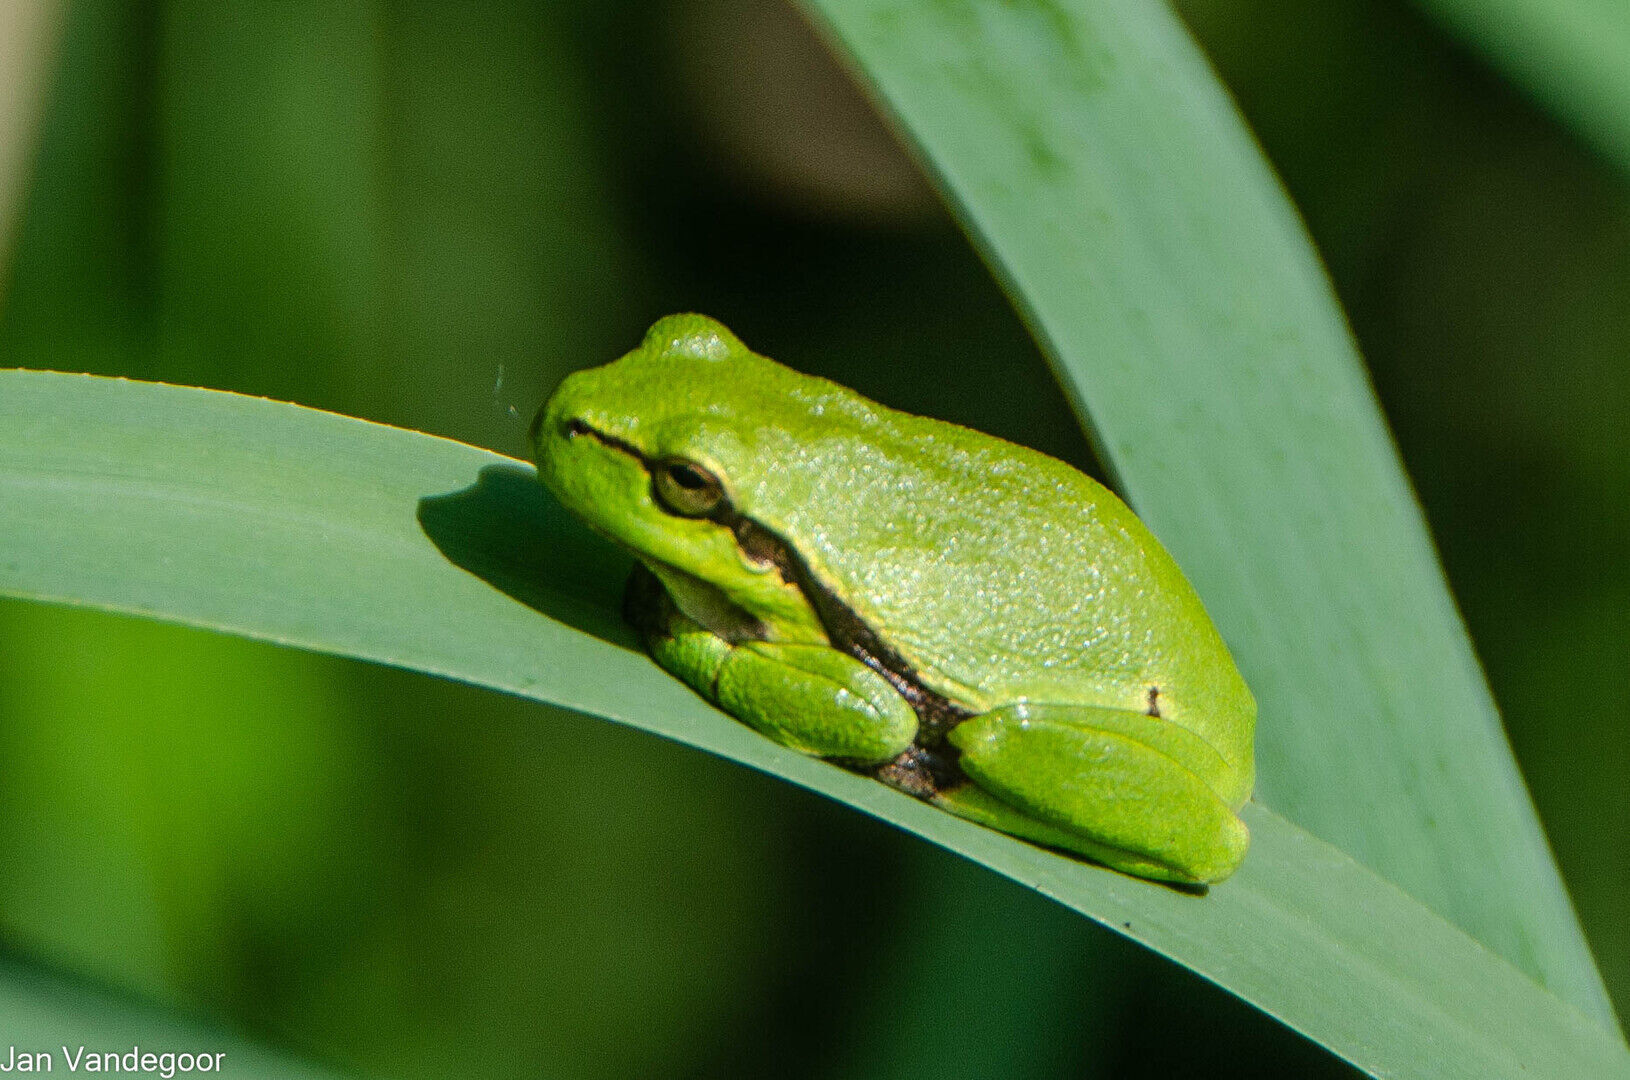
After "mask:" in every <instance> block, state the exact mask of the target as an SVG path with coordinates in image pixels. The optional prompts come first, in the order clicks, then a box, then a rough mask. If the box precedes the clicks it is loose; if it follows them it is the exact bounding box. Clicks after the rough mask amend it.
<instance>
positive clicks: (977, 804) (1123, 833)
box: [943, 704, 1250, 882]
mask: <svg viewBox="0 0 1630 1080" xmlns="http://www.w3.org/2000/svg"><path fill="white" fill-rule="evenodd" d="M1152 719H1153V718H1151V717H1147V716H1144V715H1142V714H1139V713H1132V712H1127V711H1124V710H1120V709H1103V708H1094V707H1092V706H1081V705H1034V704H1026V705H1009V706H1004V707H1002V708H999V709H993V710H991V711H990V712H988V713H983V714H981V715H979V716H976V717H973V718H972V719H970V720H967V721H964V722H963V723H962V724H960V725H958V726H957V728H956V729H955V730H953V731H952V732H951V734H950V736H949V737H950V741H951V742H952V744H953V745H955V746H956V747H957V748H958V749H959V750H961V751H962V758H961V763H962V768H963V771H965V772H966V773H967V774H968V775H969V776H970V777H972V778H973V780H974V781H975V783H976V784H977V787H975V786H973V785H965V786H964V787H963V788H962V789H960V790H958V791H954V792H947V793H946V795H945V796H944V797H943V798H944V802H945V804H946V807H947V809H950V810H953V811H955V812H957V813H960V814H963V815H964V816H967V817H971V818H974V819H975V820H979V821H983V822H985V823H986V824H988V825H992V826H994V827H996V828H999V829H1002V830H1004V831H1007V832H1012V833H1014V834H1016V835H1019V836H1025V837H1028V838H1029V839H1033V840H1037V841H1039V842H1041V843H1046V844H1052V845H1054V846H1057V847H1063V848H1067V849H1069V850H1073V851H1078V852H1080V853H1081V854H1084V855H1087V856H1089V857H1090V858H1093V859H1097V860H1099V861H1100V862H1103V863H1106V864H1108V865H1109V866H1112V867H1114V868H1116V869H1118V870H1124V871H1126V872H1128V873H1133V874H1139V875H1141V876H1144V877H1158V878H1161V879H1164V880H1170V881H1184V882H1207V881H1220V880H1222V879H1223V878H1225V877H1227V876H1228V875H1229V874H1231V873H1232V872H1233V871H1234V868H1235V867H1236V866H1238V865H1239V862H1240V860H1241V859H1242V858H1244V857H1245V848H1246V845H1247V844H1248V843H1249V839H1250V837H1249V834H1248V833H1247V832H1246V829H1245V825H1244V823H1243V822H1241V821H1240V820H1239V818H1237V817H1236V816H1235V815H1234V813H1233V812H1232V811H1231V810H1230V808H1229V807H1228V805H1227V804H1226V803H1224V802H1223V800H1222V799H1220V798H1218V796H1217V794H1216V793H1215V792H1214V791H1213V790H1212V789H1211V787H1210V786H1208V785H1207V784H1206V782H1205V781H1204V780H1202V779H1201V778H1200V776H1199V775H1197V774H1196V773H1195V772H1194V771H1193V770H1192V769H1191V768H1186V767H1185V766H1184V765H1182V764H1179V762H1178V760H1177V759H1176V758H1175V757H1173V756H1171V750H1172V749H1173V747H1169V746H1168V747H1162V748H1158V749H1157V748H1156V746H1153V745H1150V743H1151V742H1153V741H1155V740H1154V739H1153V738H1151V735H1152V733H1153V732H1154V731H1158V730H1159V728H1158V727H1151V724H1150V721H1151V720H1152ZM1157 723H1158V722H1157ZM1168 726H1169V725H1168ZM1184 749H1185V750H1186V749H1188V748H1186V747H1185V748H1184ZM1163 750H1165V751H1166V752H1163ZM1191 764H1193V763H1191ZM981 789H982V790H981ZM990 796H994V798H991V797H990Z"/></svg>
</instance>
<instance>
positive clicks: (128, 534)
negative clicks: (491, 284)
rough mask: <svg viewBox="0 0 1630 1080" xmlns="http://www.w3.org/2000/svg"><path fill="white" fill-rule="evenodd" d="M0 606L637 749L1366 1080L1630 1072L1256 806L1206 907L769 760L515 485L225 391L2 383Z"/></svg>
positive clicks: (540, 503)
mask: <svg viewBox="0 0 1630 1080" xmlns="http://www.w3.org/2000/svg"><path fill="white" fill-rule="evenodd" d="M0 507H4V516H3V517H0V593H3V594H8V595H13V596H20V597H25V598H33V599H41V600H53V601H59V602H65V603H74V604H83V605H89V606H94V607H100V608H106V609H109V610H116V611H122V612H129V613H134V614H141V615H147V616H151V617H155V618H162V619H167V620H172V621H176V622H182V623H187V624H190V625H194V626H202V627H208V628H213V629H217V630H223V631H227V632H231V633H237V634H243V635H246V636H250V637H255V638H260V639H263V640H268V641H275V642H281V643H284V644H288V645H295V646H299V647H302V648H309V649H316V650H321V651H324V652H331V653H336V654H340V655H345V656H352V657H358V658H361V659H366V660H373V661H378V662H382V663H390V664H396V665H399V666H402V667H408V668H412V669H415V670H419V671H424V672H429V673H433V674H439V675H443V676H447V677H449V678H455V679H461V680H463V681H466V682H470V683H473V684H476V685H480V686H487V687H491V688H493V689H496V690H502V691H506V692H508V693H513V694H517V695H520V696H523V697H530V698H533V699H535V700H539V701H547V702H551V703H554V704H560V705H565V706H568V707H571V708H575V709H579V710H581V711H584V712H589V713H594V714H597V715H600V716H603V717H606V718H608V719H612V720H617V721H620V722H623V723H627V724H631V725H633V726H636V727H640V728H643V729H645V730H647V731H651V732H653V733H656V734H659V735H663V736H666V737H668V738H671V739H675V740H677V741H680V742H683V743H686V744H689V745H691V746H694V747H697V748H699V749H702V750H706V751H708V752H710V753H714V754H718V755H720V756H723V757H726V758H730V759H732V760H734V761H738V762H741V763H743V764H746V765H750V766H752V767H754V768H757V769H760V770H763V771H765V772H769V773H773V774H775V775H778V776H781V777H783V778H785V779H788V780H790V781H792V782H794V783H797V784H801V785H803V786H805V787H807V788H810V789H812V790H814V791H818V792H821V793H823V794H825V795H827V796H829V797H831V798H834V799H837V800H839V801H841V802H844V803H847V804H848V805H850V806H853V807H856V808H857V809H860V810H862V811H864V812H865V813H868V814H872V815H873V816H875V817H878V818H881V819H883V820H886V821H889V822H891V823H893V824H895V825H897V826H899V827H900V828H903V829H906V830H907V831H910V832H913V833H915V834H917V835H919V836H922V837H924V838H925V839H928V840H930V841H932V842H934V843H937V844H940V845H941V846H943V847H946V848H948V849H950V850H953V851H956V852H959V853H961V854H962V855H965V856H966V857H968V858H970V859H973V860H975V861H977V862H980V863H982V864H984V865H985V866H988V867H990V868H991V869H994V870H996V871H998V872H1000V873H1003V874H1006V875H1007V876H1009V877H1011V878H1013V879H1015V880H1017V881H1019V882H1021V883H1024V884H1026V885H1028V886H1030V887H1032V888H1035V889H1037V890H1039V891H1040V892H1042V893H1044V894H1046V895H1048V896H1050V897H1052V898H1054V899H1056V900H1058V901H1059V902H1060V903H1063V904H1065V905H1066V906H1068V907H1070V908H1073V909H1074V910H1076V911H1079V912H1081V913H1082V914H1084V915H1087V916H1088V917H1090V918H1093V919H1095V920H1097V921H1098V922H1100V923H1103V924H1104V925H1105V926H1108V927H1110V928H1111V929H1113V930H1115V931H1116V932H1118V933H1121V934H1125V935H1127V936H1129V937H1131V938H1133V939H1134V940H1137V941H1140V942H1142V943H1143V944H1145V945H1147V946H1148V947H1149V948H1152V949H1154V950H1156V951H1157V952H1160V953H1162V954H1164V955H1166V956H1169V957H1171V958H1173V959H1174V960H1177V961H1178V962H1179V963H1182V964H1185V965H1186V966H1188V967H1190V968H1191V969H1193V970H1195V971H1197V972H1199V973H1200V974H1202V975H1203V976H1205V977H1207V978H1209V979H1211V980H1212V981H1214V982H1216V983H1217V984H1218V985H1220V986H1222V987H1224V988H1226V989H1228V990H1230V991H1231V992H1233V993H1235V994H1237V995H1239V996H1240V997H1242V998H1243V999H1245V1000H1247V1001H1250V1002H1252V1003H1253V1004H1255V1005H1257V1006H1258V1007H1260V1008H1262V1009H1263V1010H1265V1011H1267V1012H1268V1013H1270V1014H1271V1015H1273V1016H1276V1017H1278V1018H1279V1019H1280V1020H1282V1021H1283V1022H1285V1023H1286V1024H1288V1025H1289V1026H1291V1027H1293V1028H1295V1029H1296V1030H1298V1031H1300V1032H1302V1033H1304V1034H1306V1035H1307V1036H1309V1037H1310V1038H1313V1039H1315V1040H1317V1041H1318V1042H1320V1043H1321V1044H1323V1045H1324V1046H1326V1047H1327V1048H1329V1049H1330V1050H1331V1051H1333V1052H1334V1053H1336V1054H1339V1055H1341V1056H1342V1057H1344V1058H1346V1059H1347V1060H1349V1061H1352V1062H1353V1063H1354V1064H1356V1065H1359V1066H1360V1067H1361V1068H1364V1069H1367V1070H1369V1071H1371V1072H1372V1073H1374V1074H1375V1075H1378V1076H1379V1075H1386V1076H1399V1077H1410V1076H1419V1077H1427V1076H1432V1077H1467V1078H1470V1077H1479V1078H1482V1077H1513V1078H1515V1077H1519V1076H1520V1077H1529V1078H1532V1077H1540V1076H1555V1077H1571V1076H1578V1075H1589V1076H1603V1077H1610V1076H1620V1077H1627V1078H1630V1051H1627V1050H1626V1049H1625V1047H1624V1046H1623V1044H1622V1043H1620V1042H1619V1041H1618V1040H1617V1039H1616V1038H1615V1037H1614V1036H1613V1035H1612V1034H1610V1033H1609V1032H1607V1031H1606V1030H1604V1029H1603V1028H1602V1027H1601V1026H1599V1025H1598V1024H1597V1023H1596V1022H1594V1021H1593V1020H1592V1019H1590V1018H1589V1017H1587V1016H1585V1015H1584V1014H1582V1013H1580V1012H1579V1011H1577V1010H1576V1009H1574V1008H1573V1007H1571V1006H1570V1005H1568V1004H1565V1003H1564V1002H1562V1001H1560V1000H1558V999H1557V998H1556V997H1554V996H1553V995H1551V994H1550V993H1548V992H1546V991H1545V990H1544V989H1542V988H1541V987H1539V986H1538V985H1537V984H1535V983H1534V982H1532V981H1530V980H1529V979H1528V978H1527V977H1525V976H1524V975H1523V974H1521V973H1520V972H1518V971H1517V970H1516V969H1515V968H1513V967H1512V966H1511V965H1509V964H1508V963H1506V962H1505V961H1503V960H1501V959H1500V958H1498V957H1496V956H1494V955H1493V954H1492V953H1490V952H1488V951H1487V950H1486V949H1484V948H1482V947H1481V946H1479V945H1478V944H1477V943H1476V942H1474V941H1473V940H1471V939H1470V938H1469V937H1467V936H1466V935H1465V934H1464V933H1463V932H1461V931H1460V930H1458V929H1456V928H1455V927H1453V926H1451V925H1450V924H1449V923H1447V922H1445V921H1444V920H1443V919H1441V918H1440V917H1439V916H1437V915H1435V914H1434V913H1433V912H1431V911H1430V910H1428V909H1427V908H1425V907H1423V906H1422V905H1421V904H1419V903H1418V902H1416V901H1414V900H1413V899H1411V898H1410V897H1408V896H1406V895H1405V894H1404V893H1402V892H1400V891H1399V890H1398V889H1396V888H1395V887H1394V886H1392V885H1391V884H1389V883H1387V882H1386V881H1383V880H1381V879H1380V878H1378V877H1377V876H1376V875H1374V874H1373V873H1372V872H1370V871H1369V870H1367V869H1365V868H1364V867H1363V866H1361V865H1360V864H1358V863H1357V862H1355V861H1354V860H1352V859H1351V858H1349V857H1348V856H1346V855H1345V854H1343V853H1342V852H1340V851H1338V850H1337V849H1335V848H1333V847H1331V846H1329V845H1328V844H1325V843H1324V842H1322V841H1320V840H1318V839H1316V838H1315V837H1313V836H1311V835H1309V834H1307V833H1305V832H1303V831H1301V830H1300V829H1298V828H1296V827H1295V826H1294V825H1291V824H1290V823H1289V822H1286V821H1284V820H1283V819H1281V818H1278V817H1276V816H1275V815H1273V814H1272V813H1270V812H1268V811H1267V810H1265V809H1263V808H1262V807H1259V806H1252V807H1250V808H1248V821H1249V823H1250V825H1251V828H1252V830H1253V832H1254V834H1255V843H1254V846H1253V850H1252V853H1251V855H1250V857H1248V858H1247V859H1246V862H1245V866H1244V867H1243V868H1242V869H1241V871H1240V872H1239V873H1238V874H1237V875H1236V876H1235V877H1234V878H1233V879H1231V880H1230V881H1229V882H1227V883H1226V884H1224V885H1222V886H1219V887H1218V888H1215V889H1213V890H1211V891H1210V893H1209V894H1207V895H1205V896H1195V895H1192V894H1188V893H1184V892H1179V891H1177V890H1173V889H1168V888H1165V887H1163V886H1159V885H1155V884H1152V883H1150V882H1145V881H1139V880H1136V879H1133V878H1129V877H1125V876H1123V875H1120V874H1116V873H1113V872H1111V871H1107V870H1104V869H1101V868H1098V867H1094V866H1089V865H1086V864H1084V863H1080V862H1077V861H1074V860H1072V859H1069V858H1065V857H1063V856H1060V855H1056V854H1053V853H1051V852H1047V851H1043V850H1040V849H1038V848H1035V847H1032V846H1030V845H1028V844H1025V843H1022V842H1020V841H1017V840H1014V839H1012V838H1011V837H1007V836H1003V835H1001V834H998V833H995V832H991V831H989V830H986V829H982V828H979V827H978V826H976V825H972V824H970V823H968V822H965V821H962V820H960V819H958V818H954V817H951V816H950V815H947V814H943V813H940V812H939V811H936V810H934V809H933V808H932V807H929V806H926V805H924V804H922V803H919V802H917V801H915V800H912V799H910V798H907V797H905V796H903V795H901V794H899V793H898V792H896V791H893V790H891V789H889V788H887V787H884V786H883V785H880V784H877V783H875V782H873V781H871V780H868V779H866V778H864V777H860V776H857V775H854V774H852V773H848V772H845V771H844V770H842V769H839V768H836V767H834V766H831V765H829V764H827V763H825V762H821V761H817V760H814V759H811V758H807V757H804V756H802V755H800V754H797V753H794V752H792V751H789V750H787V749H785V748H783V747H780V746H778V745H776V744H774V743H772V742H770V741H769V740H767V739H764V738H762V737H760V736H759V735H757V734H756V733H754V732H752V731H751V730H749V729H748V728H746V727H745V726H743V725H741V724H738V723H736V722H735V721H733V720H731V719H730V718H728V717H726V716H724V715H723V714H722V713H719V712H717V711H715V710H714V709H712V708H711V707H709V706H708V705H706V704H705V703H704V702H703V701H702V700H701V699H700V698H698V697H696V696H695V695H694V694H692V693H690V691H689V690H687V689H686V688H685V687H684V686H682V685H681V684H680V683H678V682H676V681H675V680H673V679H671V678H669V677H668V676H666V675H665V674H663V673H662V672H661V671H659V670H658V669H657V668H656V667H655V666H654V665H653V664H651V663H650V661H649V660H648V659H646V658H645V656H644V655H643V654H641V653H639V652H638V651H636V650H635V649H634V648H633V647H632V643H631V642H630V641H629V638H628V636H627V635H626V634H625V632H624V631H623V630H622V629H621V628H620V627H619V626H618V625H617V624H616V623H615V622H614V620H613V617H612V616H611V614H610V612H611V610H612V609H613V606H614V603H613V598H614V597H615V595H616V594H617V592H618V591H619V590H620V587H621V580H620V578H621V572H622V569H623V567H624V566H625V565H626V560H624V559H622V558H621V557H620V556H618V555H616V554H615V553H613V552H611V551H610V550H609V549H608V548H607V547H606V546H605V545H602V544H600V543H599V542H597V541H595V540H594V539H593V538H592V537H590V536H588V535H587V534H586V533H584V531H583V530H582V529H581V528H580V527H579V526H577V525H576V524H575V523H574V522H572V521H571V520H570V519H568V518H567V517H566V516H565V514H564V512H563V511H561V510H560V509H559V508H558V507H556V506H554V505H553V503H552V502H550V501H549V500H548V498H547V497H546V496H545V495H544V494H543V492H542V489H541V488H540V487H539V486H538V485H537V484H536V483H535V482H534V480H533V478H532V474H531V470H530V468H528V467H527V466H524V465H523V464H521V463H519V462H515V461H513V460H510V459H507V458H503V457H500V456H499V455H496V454H492V453H489V452H486V451H483V450H478V449H475V448H473V447H469V446H464V445H460V444H458V443H453V442H448V441H446V440H442V439H436V438H433V437H431V436H427V435H420V434H417V433H414V432H408V431H402V430H400V429H395V428H388V427H383V426H380V425H376V424H370V423H366V422H364V421H360V420H353V419H350V418H347V417H342V416H336V415H333V414H329V413H320V412H316V411H314V410H310V409H304V408H301V407H299V406H294V405H285V404H281V403H277V402H271V401H266V400H263V399H257V398H246V397H239V396H236V395H232V394H226V393H221V392H218V391H209V390H198V389H191V388H179V387H167V386H159V385H154V384H145V383H134V382H127V381H124V380H117V379H106V378H98V377H94V376H86V375H59V374H52V373H44V372H25V371H9V372H0Z"/></svg>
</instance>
